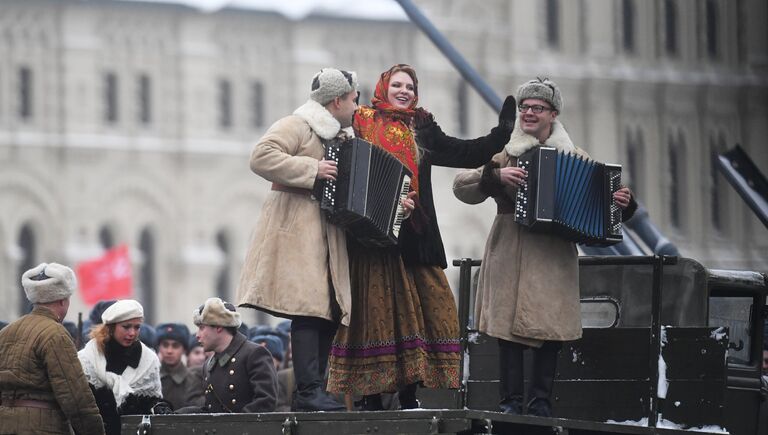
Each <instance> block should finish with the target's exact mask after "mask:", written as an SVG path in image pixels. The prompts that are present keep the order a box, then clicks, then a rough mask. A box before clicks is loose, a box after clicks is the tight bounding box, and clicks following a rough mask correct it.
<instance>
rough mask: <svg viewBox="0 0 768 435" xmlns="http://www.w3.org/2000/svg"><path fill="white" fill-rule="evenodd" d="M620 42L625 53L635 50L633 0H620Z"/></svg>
mask: <svg viewBox="0 0 768 435" xmlns="http://www.w3.org/2000/svg"><path fill="white" fill-rule="evenodd" d="M621 24H622V26H621V29H622V44H623V46H624V51H626V52H627V53H634V52H635V3H634V1H633V0H622V2H621Z"/></svg>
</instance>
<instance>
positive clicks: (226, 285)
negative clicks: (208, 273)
mask: <svg viewBox="0 0 768 435" xmlns="http://www.w3.org/2000/svg"><path fill="white" fill-rule="evenodd" d="M216 246H218V248H219V250H220V251H221V256H222V258H223V261H222V264H221V269H219V273H218V274H217V276H216V295H217V296H219V297H220V298H222V299H224V300H225V301H231V298H230V296H231V294H232V280H231V279H230V260H231V256H232V253H231V248H230V243H229V237H228V236H227V233H226V232H225V231H224V230H220V231H219V232H218V233H216Z"/></svg>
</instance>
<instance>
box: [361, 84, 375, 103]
mask: <svg viewBox="0 0 768 435" xmlns="http://www.w3.org/2000/svg"><path fill="white" fill-rule="evenodd" d="M371 97H372V95H371V88H369V87H367V86H360V100H358V104H360V105H361V106H370V105H371Z"/></svg>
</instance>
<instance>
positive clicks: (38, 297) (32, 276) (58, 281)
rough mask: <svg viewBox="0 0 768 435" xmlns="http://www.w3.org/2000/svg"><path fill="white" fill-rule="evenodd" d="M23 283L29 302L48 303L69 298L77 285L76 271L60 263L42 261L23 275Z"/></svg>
mask: <svg viewBox="0 0 768 435" xmlns="http://www.w3.org/2000/svg"><path fill="white" fill-rule="evenodd" d="M21 285H22V287H24V293H25V294H26V295H27V299H28V300H29V302H31V303H33V304H47V303H48V302H54V301H59V300H62V299H67V298H68V297H70V296H72V293H74V291H75V288H76V287H77V278H76V277H75V272H72V269H70V268H68V267H67V266H63V265H61V264H58V263H40V264H38V265H37V266H36V267H33V268H32V269H29V270H28V271H26V272H24V274H23V275H21Z"/></svg>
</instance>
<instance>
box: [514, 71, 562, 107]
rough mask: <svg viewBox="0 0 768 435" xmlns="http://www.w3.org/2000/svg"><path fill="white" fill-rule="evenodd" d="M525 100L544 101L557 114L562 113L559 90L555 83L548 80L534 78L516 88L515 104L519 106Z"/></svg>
mask: <svg viewBox="0 0 768 435" xmlns="http://www.w3.org/2000/svg"><path fill="white" fill-rule="evenodd" d="M526 98H537V99H539V100H544V101H546V102H547V103H549V104H551V105H552V108H553V109H555V110H557V113H562V111H563V96H562V95H560V88H559V87H558V86H557V84H556V83H555V82H553V81H552V80H550V79H548V78H543V79H541V78H538V77H537V78H535V79H533V80H528V81H527V82H525V83H523V84H522V85H520V87H519V88H517V103H518V104H520V103H522V102H523V100H525V99H526Z"/></svg>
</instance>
